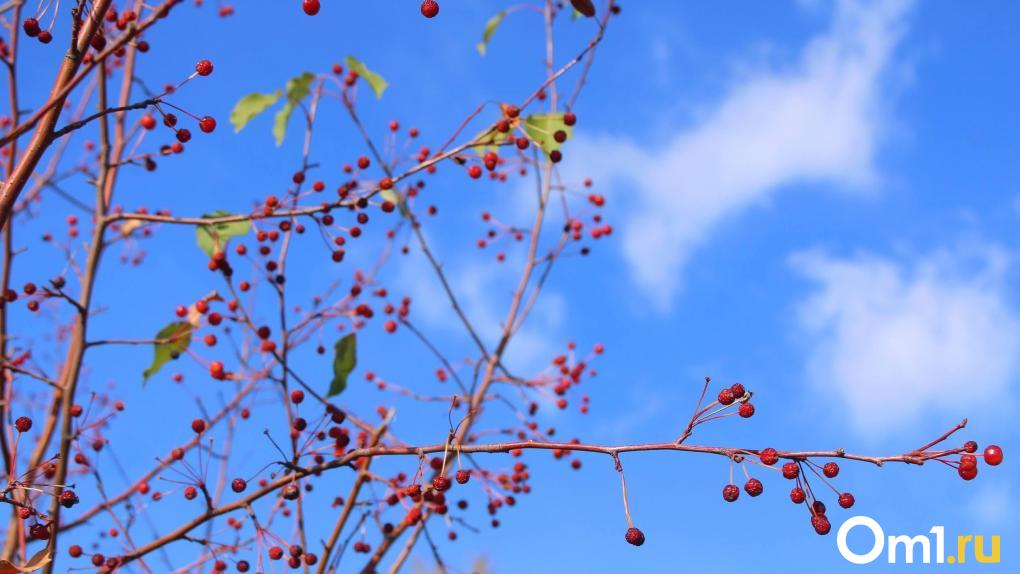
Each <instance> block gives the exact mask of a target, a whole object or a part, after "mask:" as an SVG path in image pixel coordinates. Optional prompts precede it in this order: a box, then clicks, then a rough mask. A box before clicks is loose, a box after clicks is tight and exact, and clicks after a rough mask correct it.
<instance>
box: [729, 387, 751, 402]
mask: <svg viewBox="0 0 1020 574" xmlns="http://www.w3.org/2000/svg"><path fill="white" fill-rule="evenodd" d="M730 391H732V392H733V398H735V399H739V398H740V397H743V396H744V395H746V394H747V389H745V388H744V385H742V384H740V383H733V386H732V387H730Z"/></svg>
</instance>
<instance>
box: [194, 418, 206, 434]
mask: <svg viewBox="0 0 1020 574" xmlns="http://www.w3.org/2000/svg"><path fill="white" fill-rule="evenodd" d="M191 430H193V431H195V432H196V433H199V434H201V433H202V432H204V431H205V421H204V420H202V419H195V420H193V421H191Z"/></svg>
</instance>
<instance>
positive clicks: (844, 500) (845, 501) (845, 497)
mask: <svg viewBox="0 0 1020 574" xmlns="http://www.w3.org/2000/svg"><path fill="white" fill-rule="evenodd" d="M839 505H840V506H841V507H843V508H850V507H851V506H853V505H854V495H852V494H850V493H849V492H844V493H843V494H840V495H839Z"/></svg>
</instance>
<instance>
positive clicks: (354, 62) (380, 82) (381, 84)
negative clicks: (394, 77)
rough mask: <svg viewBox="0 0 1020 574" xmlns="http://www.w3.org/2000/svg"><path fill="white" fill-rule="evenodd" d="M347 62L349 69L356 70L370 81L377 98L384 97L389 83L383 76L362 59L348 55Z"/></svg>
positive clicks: (369, 83)
mask: <svg viewBox="0 0 1020 574" xmlns="http://www.w3.org/2000/svg"><path fill="white" fill-rule="evenodd" d="M346 64H347V68H348V69H351V70H354V71H355V72H356V73H357V74H358V75H359V76H361V77H362V78H364V79H365V81H366V82H368V85H369V86H371V88H372V91H373V92H374V93H375V97H376V98H381V97H382V95H383V92H385V91H386V88H387V87H389V84H387V83H386V80H384V79H383V77H382V76H380V75H379V74H376V73H375V72H373V71H372V70H369V69H368V68H367V67H366V66H365V64H363V63H362V62H361V60H359V59H357V58H355V57H354V56H347V60H346Z"/></svg>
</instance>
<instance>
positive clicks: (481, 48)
mask: <svg viewBox="0 0 1020 574" xmlns="http://www.w3.org/2000/svg"><path fill="white" fill-rule="evenodd" d="M503 18H506V10H500V11H499V12H497V13H496V15H495V16H493V17H492V18H489V21H488V22H486V23H485V31H484V32H482V41H481V42H479V43H478V46H477V48H478V53H479V54H480V55H482V56H484V55H485V51H486V50H487V49H488V46H489V40H490V39H491V38H492V35H493V34H495V33H496V28H498V27H499V24H500V22H502V21H503Z"/></svg>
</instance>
